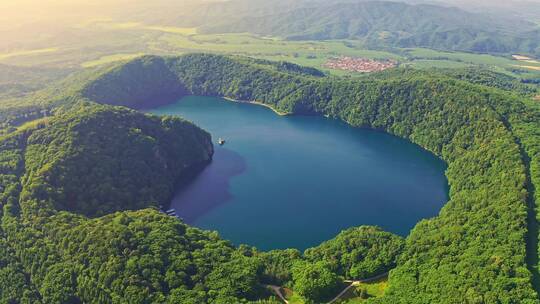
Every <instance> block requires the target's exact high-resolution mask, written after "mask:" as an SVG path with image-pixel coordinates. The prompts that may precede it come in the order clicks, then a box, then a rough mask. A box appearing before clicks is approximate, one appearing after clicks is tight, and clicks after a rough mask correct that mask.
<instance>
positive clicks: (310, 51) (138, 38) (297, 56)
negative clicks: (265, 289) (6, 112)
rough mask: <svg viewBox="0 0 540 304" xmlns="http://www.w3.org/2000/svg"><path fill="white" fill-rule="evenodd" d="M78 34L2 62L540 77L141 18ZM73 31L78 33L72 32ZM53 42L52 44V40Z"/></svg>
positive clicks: (87, 25)
mask: <svg viewBox="0 0 540 304" xmlns="http://www.w3.org/2000/svg"><path fill="white" fill-rule="evenodd" d="M74 29H76V31H74V32H77V35H75V34H73V33H71V34H70V33H69V32H67V33H66V36H64V37H62V40H61V41H57V40H55V39H52V38H51V39H50V41H48V42H47V41H39V43H38V42H36V43H34V44H32V43H30V44H28V45H27V49H20V50H12V51H3V52H1V51H0V63H2V64H10V65H23V66H56V67H58V66H61V67H70V68H91V67H95V66H98V65H101V64H107V63H111V62H115V61H121V60H129V59H133V58H135V57H138V56H141V55H144V54H152V55H179V54H183V53H190V52H209V53H220V54H237V55H245V56H250V57H255V58H261V59H267V60H274V61H289V62H292V63H296V64H300V65H304V66H310V67H315V68H318V69H321V70H323V71H325V72H327V73H329V74H332V75H336V76H347V75H348V76H355V75H360V73H358V72H354V71H346V70H338V69H330V68H329V67H327V66H325V63H327V62H328V61H329V60H331V59H332V58H336V57H352V58H361V59H366V60H393V61H396V62H397V63H398V65H399V66H410V67H413V68H419V69H430V68H463V67H469V66H473V65H480V66H484V67H489V68H491V69H494V70H496V71H498V72H502V73H506V74H509V75H512V76H526V77H531V75H533V76H534V75H540V62H538V61H536V60H534V59H531V58H529V60H526V61H523V60H518V59H520V58H521V57H519V56H518V57H514V58H513V57H512V56H511V55H508V56H507V57H499V56H492V55H481V54H471V53H463V52H441V51H436V50H431V49H422V48H414V49H391V50H368V49H365V48H364V47H363V44H362V42H361V41H353V40H331V41H288V40H282V39H280V38H276V37H260V36H256V35H253V34H249V33H239V34H198V33H197V29H196V28H181V27H167V26H155V25H147V24H142V23H139V22H114V21H111V20H89V21H83V22H81V23H80V24H78V25H77V26H76V27H75V28H74ZM71 35H72V36H71ZM81 37H83V38H84V39H81ZM47 43H49V44H47Z"/></svg>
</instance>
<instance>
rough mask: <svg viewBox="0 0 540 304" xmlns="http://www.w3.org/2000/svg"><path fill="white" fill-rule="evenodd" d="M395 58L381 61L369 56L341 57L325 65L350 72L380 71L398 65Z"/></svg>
mask: <svg viewBox="0 0 540 304" xmlns="http://www.w3.org/2000/svg"><path fill="white" fill-rule="evenodd" d="M397 64H398V63H397V61H395V60H385V61H379V60H374V59H367V58H355V57H339V58H332V59H330V60H328V61H327V62H326V63H325V64H324V65H323V67H325V68H329V69H334V70H343V71H349V72H359V73H371V72H380V71H384V70H387V69H390V68H393V67H396V66H397Z"/></svg>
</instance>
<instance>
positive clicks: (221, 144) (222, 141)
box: [218, 137, 225, 146]
mask: <svg viewBox="0 0 540 304" xmlns="http://www.w3.org/2000/svg"><path fill="white" fill-rule="evenodd" d="M218 144H219V145H220V146H223V145H224V144H225V139H223V138H221V137H220V138H219V139H218Z"/></svg>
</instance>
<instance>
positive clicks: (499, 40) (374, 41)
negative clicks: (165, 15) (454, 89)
mask: <svg viewBox="0 0 540 304" xmlns="http://www.w3.org/2000/svg"><path fill="white" fill-rule="evenodd" d="M285 2H286V1H277V2H274V3H272V4H269V3H268V2H265V3H262V2H260V1H258V0H257V1H249V2H248V3H250V4H249V5H244V4H245V3H246V1H245V0H238V1H230V2H225V3H219V4H212V5H208V6H207V7H206V9H204V10H199V11H198V12H197V13H196V15H199V16H200V19H199V20H200V21H201V25H200V30H201V31H202V32H205V33H235V32H238V33H239V32H250V33H254V34H259V35H272V36H280V37H283V38H285V39H289V40H329V39H359V40H363V41H364V42H365V44H366V46H368V47H429V48H434V49H443V50H459V51H472V52H480V53H504V54H506V53H527V54H532V55H537V54H540V30H539V27H538V25H537V24H535V23H533V22H529V21H525V20H523V19H522V18H513V17H510V16H509V17H508V18H502V17H500V16H494V15H487V14H480V13H474V12H469V11H465V10H463V9H460V8H456V7H445V6H438V5H430V4H407V3H403V2H386V1H356V2H355V3H340V2H334V3H333V4H326V2H322V1H318V0H312V1H305V0H302V1H295V2H294V3H293V4H292V5H291V4H290V2H289V5H285V4H284V3H285Z"/></svg>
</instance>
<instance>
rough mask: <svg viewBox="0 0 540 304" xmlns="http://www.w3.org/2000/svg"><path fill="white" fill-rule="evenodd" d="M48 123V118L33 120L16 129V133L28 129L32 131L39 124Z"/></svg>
mask: <svg viewBox="0 0 540 304" xmlns="http://www.w3.org/2000/svg"><path fill="white" fill-rule="evenodd" d="M47 122H49V117H43V118H39V119H35V120H31V121H28V122H25V123H24V124H22V125H20V126H18V127H17V131H24V130H28V129H33V128H35V127H37V126H38V125H40V124H47Z"/></svg>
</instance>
